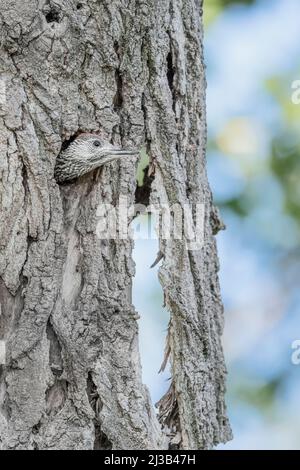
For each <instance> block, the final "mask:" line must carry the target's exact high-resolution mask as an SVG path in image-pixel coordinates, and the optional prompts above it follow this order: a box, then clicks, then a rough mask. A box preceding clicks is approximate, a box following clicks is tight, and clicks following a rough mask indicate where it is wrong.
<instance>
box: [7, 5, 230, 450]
mask: <svg viewBox="0 0 300 470" xmlns="http://www.w3.org/2000/svg"><path fill="white" fill-rule="evenodd" d="M0 7H1V8H0V12H1V13H0V19H1V56H0V64H1V65H0V67H1V69H0V82H1V100H0V101H1V102H0V146H1V188H0V207H1V238H0V241H1V246H0V248H1V257H0V276H1V278H0V296H1V316H0V340H1V341H2V344H4V343H5V345H6V362H5V364H4V365H2V366H0V367H1V380H0V445H1V447H2V449H93V448H94V449H105V448H114V449H135V448H137V449H159V448H168V446H169V445H170V446H173V447H174V446H177V447H178V446H179V447H180V448H185V449H205V448H211V447H212V446H214V445H216V444H217V443H219V442H225V441H227V440H228V439H229V438H230V427H229V424H228V421H227V417H226V410H225V405H224V391H225V387H224V381H225V375H226V371H225V365H224V360H223V353H222V347H221V343H220V336H221V334H222V329H223V311H222V303H221V300H220V293H219V284H218V278H217V271H218V258H217V253H216V246H215V241H214V237H213V232H214V231H215V230H216V229H217V228H218V224H219V220H218V216H217V213H216V211H215V210H214V208H213V205H212V200H211V193H210V190H209V186H208V182H207V177H206V173H205V139H206V121H205V76H204V64H203V53H202V23H201V18H202V4H201V1H200V0H161V1H157V0H81V1H80V2H79V1H77V0H76V1H75V0H61V1H59V2H58V1H53V0H28V1H27V2H23V1H21V0H17V1H15V2H11V1H9V0H0ZM83 131H88V132H89V131H95V132H100V133H101V134H102V135H104V136H105V137H107V138H108V139H110V140H111V141H112V142H115V143H122V144H123V145H124V146H126V145H132V146H140V147H141V146H143V145H145V144H146V146H147V149H148V153H149V155H150V158H151V159H152V160H153V162H154V166H155V178H154V181H153V183H152V187H151V196H150V197H151V200H152V201H155V202H157V201H160V202H168V203H169V204H173V203H180V204H186V203H197V202H202V203H204V204H205V224H204V234H203V235H204V247H203V248H202V249H201V250H198V251H188V250H187V249H186V247H185V245H184V244H182V243H181V242H179V241H174V240H168V241H164V240H161V249H162V250H163V251H164V254H165V257H164V261H163V263H162V267H161V269H160V281H161V284H162V287H163V290H164V294H165V299H166V305H167V307H168V308H169V311H170V315H171V317H170V332H169V338H168V351H169V353H170V360H171V366H172V385H171V388H170V390H169V392H168V393H167V395H166V396H165V397H163V398H162V400H161V401H160V404H159V409H160V416H159V419H158V418H157V416H156V413H155V411H154V407H153V405H152V404H151V401H150V397H149V393H148V391H147V389H146V387H145V386H144V385H143V384H142V381H141V366H140V359H139V352H138V327H137V318H138V315H137V313H136V312H135V309H134V307H133V305H132V302H131V283H132V277H133V275H134V264H133V261H132V256H131V255H132V247H133V244H132V242H131V241H130V240H107V241H105V240H99V239H98V238H97V236H96V233H95V228H96V224H97V214H96V209H97V206H98V204H99V203H101V202H104V203H113V204H116V202H117V201H118V197H119V195H120V194H122V195H126V196H127V197H128V199H129V202H134V197H135V164H134V163H133V162H129V161H127V162H125V161H123V162H121V163H113V164H110V165H108V166H107V167H105V168H104V169H103V170H102V171H101V172H100V173H99V172H98V174H97V175H88V176H86V177H84V178H82V179H80V181H77V182H76V183H75V184H72V185H68V186H62V187H59V186H58V185H57V184H56V182H55V180H54V178H53V170H54V165H55V158H56V156H57V155H58V153H59V152H60V149H61V146H62V145H63V144H64V143H66V142H67V141H68V140H69V139H71V138H72V137H74V136H76V135H77V134H78V133H79V132H83ZM138 202H140V201H138ZM161 424H163V425H164V426H163V428H164V429H163V430H162V429H161V428H162V426H161Z"/></svg>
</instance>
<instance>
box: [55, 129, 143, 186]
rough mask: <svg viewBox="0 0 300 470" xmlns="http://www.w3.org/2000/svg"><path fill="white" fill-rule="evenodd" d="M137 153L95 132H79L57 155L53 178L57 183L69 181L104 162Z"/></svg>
mask: <svg viewBox="0 0 300 470" xmlns="http://www.w3.org/2000/svg"><path fill="white" fill-rule="evenodd" d="M137 154H138V152H137V150H126V149H122V148H119V147H115V146H114V145H111V144H110V143H109V142H107V141H105V140H103V139H102V137H100V136H98V135H97V134H80V135H79V136H78V137H76V139H75V140H74V141H73V142H71V144H70V145H69V146H68V147H67V149H66V150H64V151H62V152H61V153H60V154H59V156H58V157H57V160H56V166H55V179H56V181H57V182H58V183H62V182H64V181H70V180H73V179H75V178H78V177H79V176H81V175H84V174H85V173H88V172H89V171H92V170H95V169H96V168H98V167H100V166H102V165H104V164H105V163H109V162H112V161H113V160H117V159H120V158H122V157H126V156H130V155H137Z"/></svg>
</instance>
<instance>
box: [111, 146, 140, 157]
mask: <svg viewBox="0 0 300 470" xmlns="http://www.w3.org/2000/svg"><path fill="white" fill-rule="evenodd" d="M138 153H139V152H138V151H137V150H124V149H121V148H120V149H118V148H110V149H107V155H110V156H112V157H121V156H122V155H128V156H129V155H138Z"/></svg>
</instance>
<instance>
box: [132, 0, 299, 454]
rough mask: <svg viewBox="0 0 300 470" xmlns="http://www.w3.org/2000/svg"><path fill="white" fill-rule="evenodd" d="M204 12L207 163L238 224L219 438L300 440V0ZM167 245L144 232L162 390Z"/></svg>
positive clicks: (139, 298) (155, 381)
mask: <svg viewBox="0 0 300 470" xmlns="http://www.w3.org/2000/svg"><path fill="white" fill-rule="evenodd" d="M204 12H205V31H206V36H205V57H206V64H207V81H208V90H207V116H208V132H209V135H208V153H207V164H208V175H209V180H210V184H211V187H212V190H213V193H214V198H215V203H216V204H217V205H218V206H219V208H220V210H221V213H222V218H223V220H224V222H225V224H226V226H227V230H226V231H224V232H221V233H220V234H219V235H218V246H219V256H220V261H221V271H220V282H221V289H222V295H223V300H224V304H225V316H226V327H225V333H224V338H223V343H224V350H225V356H226V361H227V365H228V372H229V374H228V381H227V388H228V394H227V405H228V412H229V416H230V419H231V423H232V427H233V432H234V439H233V440H232V441H231V442H230V443H227V444H226V445H224V446H219V448H224V449H300V406H299V401H300V365H298V366H297V365H294V364H293V363H292V360H291V357H292V353H293V349H292V343H293V341H295V340H297V339H300V289H299V274H300V245H299V239H300V232H299V228H300V104H299V105H297V104H295V103H293V100H292V94H293V89H292V84H293V82H294V81H295V80H300V22H299V21H300V1H299V0H252V1H251V0H248V1H247V0H245V1H233V0H204ZM144 222H145V221H143V219H139V220H138V222H137V224H138V225H139V227H137V229H138V230H140V231H141V232H142V231H143V230H144V229H145V225H144ZM156 251H157V242H156V241H155V240H142V239H140V240H137V241H136V248H135V254H134V256H135V261H136V271H137V275H136V278H135V283H134V298H133V301H134V304H135V306H136V308H137V310H138V311H139V312H140V314H141V320H140V333H141V334H140V348H141V355H142V363H143V374H144V381H145V383H146V384H147V385H148V386H149V388H150V391H151V395H152V398H153V400H154V401H157V400H158V399H159V398H160V397H161V395H162V394H163V393H164V391H165V390H166V389H167V388H168V380H169V375H170V374H169V372H168V371H166V372H165V373H164V374H160V375H158V370H159V367H160V363H161V361H162V357H163V347H164V340H165V333H166V328H167V323H168V313H167V312H166V311H165V310H164V309H163V308H162V303H163V300H162V292H161V287H160V284H159V282H158V279H157V269H154V270H150V269H149V266H150V264H151V263H152V262H153V261H154V258H155V256H156Z"/></svg>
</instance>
